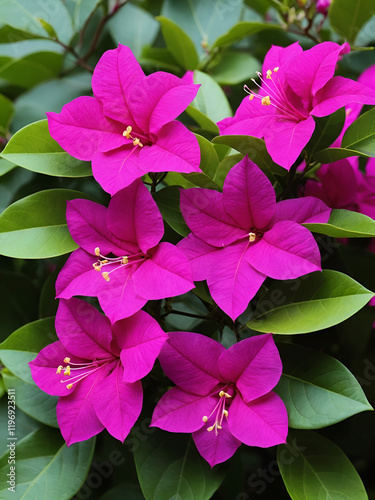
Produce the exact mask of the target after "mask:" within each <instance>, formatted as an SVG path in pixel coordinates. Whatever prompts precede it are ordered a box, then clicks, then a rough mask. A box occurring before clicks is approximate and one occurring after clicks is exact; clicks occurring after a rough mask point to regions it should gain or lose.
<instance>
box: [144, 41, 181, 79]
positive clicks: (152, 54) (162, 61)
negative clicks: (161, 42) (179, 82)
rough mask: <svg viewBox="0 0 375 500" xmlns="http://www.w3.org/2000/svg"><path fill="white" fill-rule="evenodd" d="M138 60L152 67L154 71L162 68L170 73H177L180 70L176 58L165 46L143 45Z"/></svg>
mask: <svg viewBox="0 0 375 500" xmlns="http://www.w3.org/2000/svg"><path fill="white" fill-rule="evenodd" d="M138 61H139V63H140V64H141V65H142V66H145V67H147V68H152V69H153V70H154V71H155V70H157V71H161V70H163V71H169V72H170V73H179V72H180V71H181V68H180V66H179V65H178V63H177V61H176V59H175V58H174V57H173V56H172V54H171V53H170V51H169V50H168V49H167V48H160V47H148V46H145V47H143V50H142V54H141V56H140V57H139V59H138Z"/></svg>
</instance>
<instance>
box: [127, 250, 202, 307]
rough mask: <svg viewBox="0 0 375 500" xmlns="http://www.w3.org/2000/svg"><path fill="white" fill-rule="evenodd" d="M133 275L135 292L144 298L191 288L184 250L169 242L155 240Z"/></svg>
mask: <svg viewBox="0 0 375 500" xmlns="http://www.w3.org/2000/svg"><path fill="white" fill-rule="evenodd" d="M148 254H149V255H150V256H151V257H150V258H149V259H147V260H145V261H144V262H143V263H142V265H141V266H139V268H138V269H137V270H136V272H135V273H134V275H133V282H134V290H135V293H137V294H138V295H140V296H141V297H145V298H147V299H148V300H158V299H163V298H165V297H174V296H176V295H181V294H183V293H186V292H188V291H189V290H191V289H192V288H194V283H193V279H192V276H191V269H190V265H189V262H188V260H187V258H186V257H185V254H184V253H183V252H182V250H180V249H178V248H177V247H176V246H174V245H172V244H171V243H167V242H163V243H159V245H157V246H156V247H154V248H153V249H151V250H149V252H148Z"/></svg>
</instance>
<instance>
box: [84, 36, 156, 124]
mask: <svg viewBox="0 0 375 500" xmlns="http://www.w3.org/2000/svg"><path fill="white" fill-rule="evenodd" d="M145 78H146V76H145V74H144V73H143V71H142V68H141V67H140V65H139V63H138V61H137V59H136V58H135V57H134V54H133V52H132V51H131V50H130V49H129V47H125V46H124V45H121V44H119V46H118V47H117V49H113V50H107V51H106V52H104V54H103V55H102V57H101V58H100V59H99V62H98V64H97V65H96V67H95V71H94V74H93V76H92V89H93V92H94V95H95V97H96V98H97V99H99V100H100V101H101V102H102V103H103V110H104V113H105V115H106V116H109V117H111V118H113V119H115V120H118V121H120V122H122V123H124V124H125V125H126V126H127V125H133V119H132V115H131V113H130V111H129V108H128V100H129V93H130V91H131V89H132V88H133V87H134V86H135V85H136V84H137V83H138V82H139V81H141V80H143V79H145ZM129 122H131V123H129ZM123 128H125V127H123Z"/></svg>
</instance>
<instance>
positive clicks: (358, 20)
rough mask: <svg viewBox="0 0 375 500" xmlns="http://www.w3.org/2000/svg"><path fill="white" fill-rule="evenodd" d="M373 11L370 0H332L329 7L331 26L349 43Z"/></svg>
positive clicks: (374, 11) (353, 39)
mask: <svg viewBox="0 0 375 500" xmlns="http://www.w3.org/2000/svg"><path fill="white" fill-rule="evenodd" d="M374 13H375V8H374V2H373V1H372V0H356V1H355V2H353V0H332V3H331V6H330V9H329V20H330V22H331V26H332V27H333V28H334V29H335V30H336V31H337V33H339V34H340V35H342V36H343V37H344V38H345V39H346V40H347V41H348V42H349V43H353V42H354V41H355V39H356V38H357V35H358V32H359V30H360V28H361V26H362V25H363V24H364V23H365V22H366V21H367V20H368V19H370V17H371V16H372V15H373V14H374Z"/></svg>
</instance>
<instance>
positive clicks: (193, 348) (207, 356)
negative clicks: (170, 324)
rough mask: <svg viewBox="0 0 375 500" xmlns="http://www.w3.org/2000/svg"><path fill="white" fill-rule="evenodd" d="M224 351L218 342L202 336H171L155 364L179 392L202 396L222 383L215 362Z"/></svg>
mask: <svg viewBox="0 0 375 500" xmlns="http://www.w3.org/2000/svg"><path fill="white" fill-rule="evenodd" d="M224 350H225V348H224V346H222V345H221V344H220V343H219V342H217V341H216V340H213V339H211V338H210V337H206V336H205V335H201V334H199V333H192V332H171V333H169V339H168V340H167V342H166V343H165V344H164V346H163V347H162V350H161V352H160V355H159V360H160V364H161V366H162V368H163V371H164V373H165V374H166V375H167V377H168V378H170V379H171V380H172V382H174V383H175V384H176V385H178V386H179V387H180V388H181V389H182V390H183V391H187V392H189V393H191V394H197V395H199V396H206V395H208V394H209V393H210V392H212V390H213V389H214V388H215V387H216V386H217V385H218V384H219V383H222V382H223V380H222V378H221V375H220V372H219V368H218V360H219V357H220V354H221V353H222V352H223V351H224ZM218 392H219V391H218Z"/></svg>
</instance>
